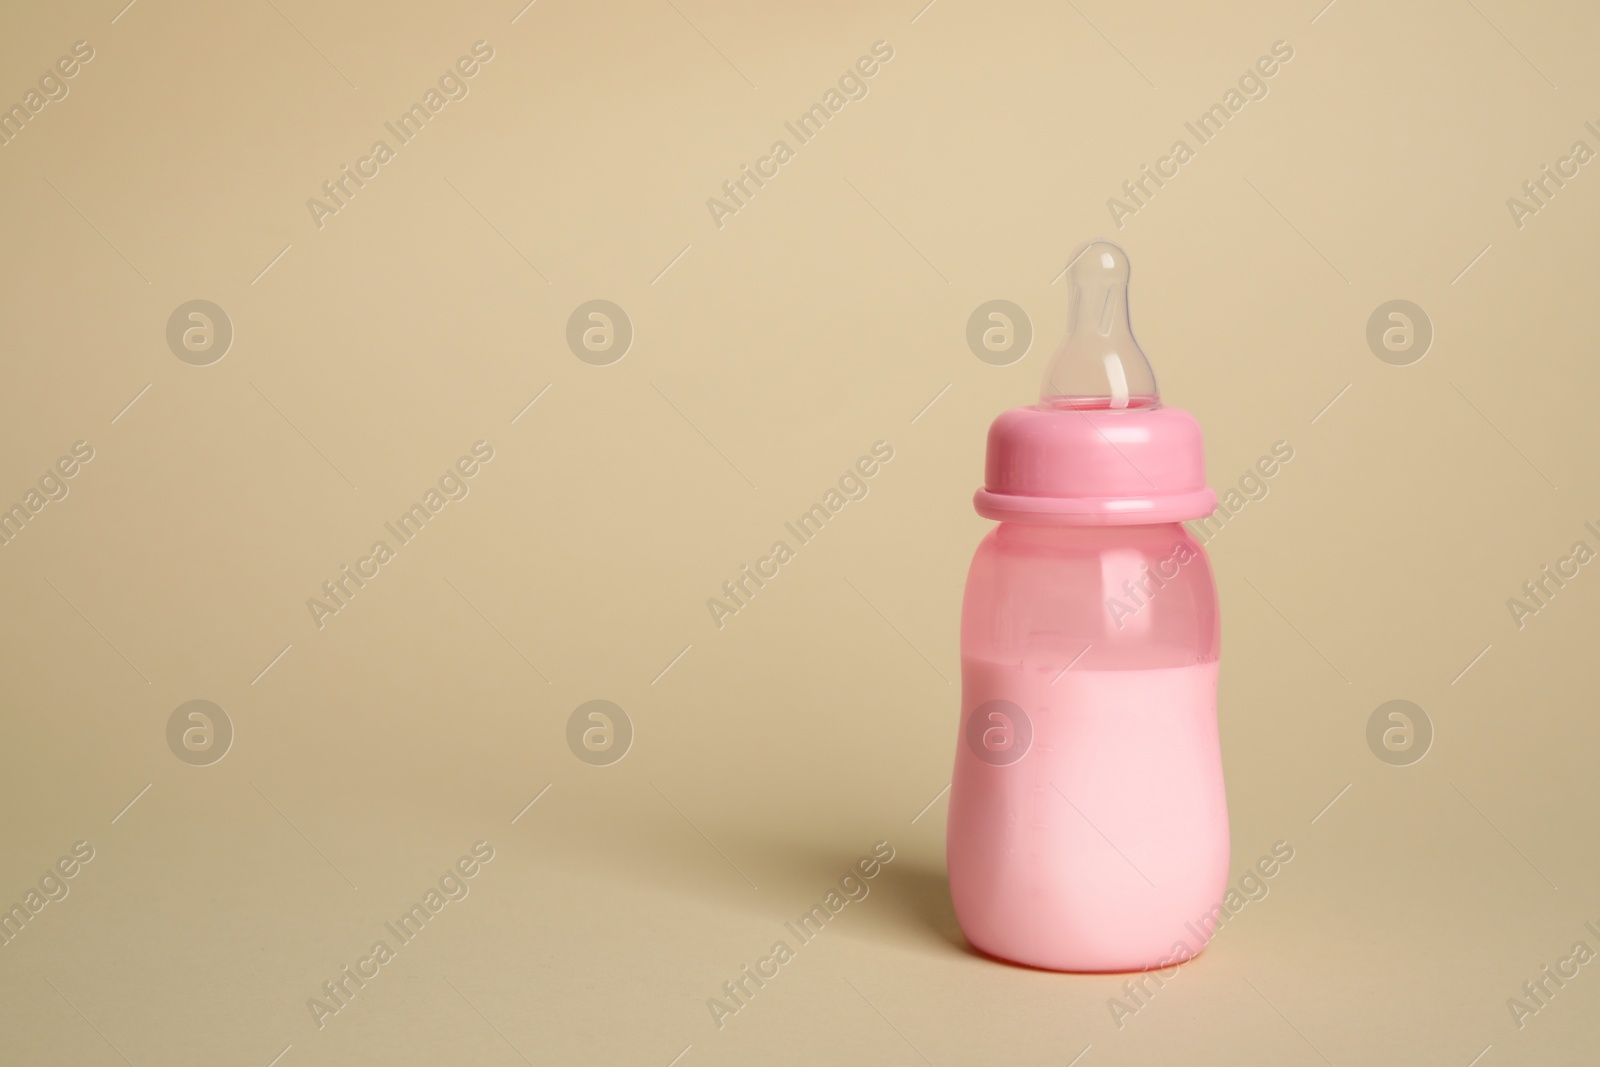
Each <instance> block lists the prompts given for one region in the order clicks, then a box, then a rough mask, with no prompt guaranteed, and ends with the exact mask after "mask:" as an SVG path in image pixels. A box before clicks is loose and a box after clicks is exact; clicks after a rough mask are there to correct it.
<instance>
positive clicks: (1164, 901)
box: [947, 241, 1228, 971]
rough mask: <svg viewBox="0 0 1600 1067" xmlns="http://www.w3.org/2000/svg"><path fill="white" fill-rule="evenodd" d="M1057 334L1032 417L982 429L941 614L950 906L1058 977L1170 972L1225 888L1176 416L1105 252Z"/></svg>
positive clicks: (1208, 679) (1203, 502)
mask: <svg viewBox="0 0 1600 1067" xmlns="http://www.w3.org/2000/svg"><path fill="white" fill-rule="evenodd" d="M1068 277H1069V280H1070V282H1071V301H1072V304H1071V325H1070V326H1069V327H1068V331H1067V336H1066V340H1064V341H1063V342H1062V344H1061V346H1060V348H1059V349H1057V351H1056V353H1055V355H1054V356H1053V358H1052V359H1051V361H1050V366H1049V369H1048V370H1047V371H1046V373H1045V379H1044V388H1043V389H1042V390H1041V393H1040V397H1039V403H1038V404H1037V405H1036V406H1034V407H1021V408H1013V409H1012V410H1010V411H1007V412H1005V413H1004V414H1002V415H1001V416H1000V417H999V418H997V419H995V421H994V424H993V425H992V426H990V428H989V453H988V462H987V464H986V468H985V479H984V487H983V488H982V489H980V490H978V492H977V494H976V496H975V497H974V503H975V504H976V506H977V509H978V514H980V515H982V516H984V517H985V518H988V519H996V520H998V521H999V525H998V526H996V527H995V528H994V529H993V530H991V531H990V532H989V534H988V535H987V536H986V537H985V538H984V539H983V542H982V543H981V544H980V545H979V546H978V551H977V554H976V555H975V556H974V558H973V560H972V569H971V571H970V572H969V573H968V575H967V589H966V598H965V602H964V604H963V607H962V613H961V683H962V691H961V724H960V736H959V737H958V739H957V744H956V762H955V772H954V776H953V781H952V785H951V790H950V823H949V830H948V839H947V846H948V847H947V854H948V863H949V869H950V895H951V897H952V898H953V900H954V903H955V910H956V916H957V917H958V919H959V920H960V922H961V928H962V930H963V931H964V932H965V933H966V936H967V940H968V941H970V942H971V943H972V945H973V946H974V947H975V948H977V949H979V950H981V951H983V952H985V953H987V954H989V955H991V956H996V957H999V958H1002V959H1006V960H1012V961H1015V962H1017V963H1024V964H1029V965H1031V966H1034V967H1044V968H1049V969H1051V970H1061V971H1126V970H1143V969H1149V968H1155V967H1167V966H1171V965H1173V964H1175V963H1177V962H1178V961H1181V960H1184V959H1188V958H1189V957H1190V956H1193V955H1194V954H1195V953H1198V952H1199V951H1200V950H1201V949H1202V948H1203V947H1204V946H1205V942H1206V940H1208V939H1209V937H1210V933H1211V931H1212V930H1213V929H1214V927H1215V914H1214V908H1215V907H1216V906H1217V905H1218V903H1219V902H1220V901H1221V899H1222V896H1223V894H1224V892H1225V891H1226V882H1227V877H1228V806H1227V797H1226V794H1225V792H1224V789H1223V783H1222V756H1221V752H1220V750H1219V748H1218V744H1217V655H1218V647H1219V624H1218V617H1217V593H1216V585H1215V583H1214V582H1213V580H1212V576H1211V566H1210V563H1209V562H1208V561H1207V559H1206V554H1205V551H1204V549H1202V548H1201V546H1200V544H1199V542H1197V541H1196V540H1195V539H1194V538H1193V537H1192V536H1191V535H1190V533H1189V531H1188V529H1187V528H1186V527H1185V526H1184V525H1183V521H1184V520H1186V519H1196V518H1200V517H1202V516H1204V515H1208V514H1210V513H1211V511H1212V509H1213V508H1214V507H1215V506H1216V496H1215V494H1213V493H1212V491H1211V490H1210V489H1209V488H1207V487H1206V483H1205V464H1204V460H1203V456H1202V451H1201V440H1200V426H1199V424H1198V423H1196V422H1195V420H1194V418H1193V417H1192V416H1190V415H1189V414H1188V413H1187V412H1184V411H1180V410H1178V409H1177V408H1170V407H1163V406H1162V404H1161V400H1160V396H1159V394H1158V393H1157V391H1156V381H1155V375H1154V373H1153V372H1152V371H1151V369H1150V364H1149V362H1148V361H1147V360H1146V359H1145V356H1144V353H1143V352H1142V351H1141V350H1140V348H1139V345H1138V343H1137V342H1136V341H1135V340H1134V339H1133V331H1132V328H1131V327H1130V325H1129V322H1128V257H1127V255H1126V254H1125V253H1124V252H1123V251H1122V249H1120V248H1118V247H1117V246H1116V245H1113V244H1110V243H1107V242H1104V241H1097V242H1095V243H1094V244H1091V245H1090V246H1089V247H1088V248H1086V249H1085V250H1083V251H1082V252H1081V253H1079V255H1078V256H1077V257H1076V259H1075V260H1074V261H1073V264H1072V266H1071V267H1070V268H1069V270H1068Z"/></svg>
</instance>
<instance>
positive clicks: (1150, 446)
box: [973, 241, 1217, 526]
mask: <svg viewBox="0 0 1600 1067" xmlns="http://www.w3.org/2000/svg"><path fill="white" fill-rule="evenodd" d="M1128 277H1129V266H1128V256H1127V254H1126V253H1125V252H1123V251H1122V249H1121V248H1118V247H1117V246H1116V245H1114V244H1112V243H1110V242H1109V241H1095V242H1093V243H1092V244H1090V245H1089V246H1088V247H1087V248H1085V249H1084V250H1083V251H1081V252H1079V253H1078V255H1077V256H1075V257H1074V259H1073V261H1072V265H1071V267H1070V268H1069V270H1068V283H1069V285H1070V287H1071V288H1070V299H1071V318H1070V325H1069V326H1068V328H1067V336H1066V338H1065V339H1063V340H1062V342H1061V345H1060V347H1059V348H1057V349H1056V352H1055V355H1054V356H1053V357H1052V358H1051V361H1050V365H1049V367H1048V368H1047V370H1046V371H1045V378H1044V386H1043V388H1042V389H1041V390H1040V394H1039V403H1038V405H1037V406H1035V407H1024V408H1013V409H1011V410H1010V411H1007V412H1003V413H1002V414H1001V415H1000V417H999V418H997V419H995V420H994V423H993V425H991V426H990V427H989V454H988V461H987V463H986V464H985V479H984V487H983V488H982V489H979V490H978V491H977V493H976V494H975V495H974V497H973V504H974V505H975V506H976V507H977V509H978V514H980V515H982V516H983V517H985V518H988V519H998V520H1000V521H1002V522H1031V523H1049V524H1054V525H1074V526H1116V525H1129V524H1135V523H1156V522H1178V521H1182V520H1184V519H1197V518H1200V517H1201V516H1203V515H1209V514H1210V513H1211V512H1212V511H1213V510H1214V509H1215V508H1216V506H1217V497H1216V494H1215V493H1214V492H1212V491H1211V489H1209V488H1208V487H1207V486H1206V474H1205V448H1204V444H1203V442H1202V439H1201V435H1200V424H1199V423H1198V422H1196V421H1195V419H1194V416H1192V415H1190V414H1189V413H1188V412H1186V411H1182V410H1179V409H1178V408H1169V407H1163V406H1162V405H1161V394H1160V391H1159V389H1158V388H1157V387H1156V379H1155V372H1154V371H1152V370H1151V368H1150V361H1149V360H1148V359H1147V358H1146V357H1145V354H1144V350H1143V349H1141V348H1140V347H1139V342H1138V341H1136V340H1134V336H1133V327H1132V325H1131V324H1130V322H1129V319H1128Z"/></svg>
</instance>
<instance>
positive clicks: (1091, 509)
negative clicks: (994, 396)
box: [973, 407, 1217, 526]
mask: <svg viewBox="0 0 1600 1067" xmlns="http://www.w3.org/2000/svg"><path fill="white" fill-rule="evenodd" d="M973 504H974V505H975V506H976V507H977V509H978V514H980V515H982V516H984V517H985V518H990V519H999V520H1001V521H1010V522H1049V523H1068V524H1078V525H1099V526H1104V525H1118V524H1128V523H1152V522H1175V521H1180V520H1183V519H1198V518H1200V517H1201V516H1203V515H1209V514H1211V512H1212V511H1214V510H1216V506H1217V497H1216V494H1215V493H1214V492H1212V491H1211V490H1210V489H1209V488H1207V487H1206V471H1205V450H1204V447H1203V445H1202V442H1201V438H1200V425H1199V424H1198V423H1197V422H1195V421H1194V417H1193V416H1192V415H1190V414H1189V413H1188V412H1187V411H1181V410H1179V409H1178V408H1167V407H1164V408H1145V409H1141V410H1127V411H1109V410H1105V411H1088V410H1077V409H1074V410H1056V411H1041V410H1039V409H1038V408H1031V407H1029V408H1013V409H1011V410H1010V411H1006V412H1003V413H1001V415H1000V417H999V418H997V419H995V420H994V423H993V424H992V425H991V426H990V427H989V455H988V462H987V464H986V469H985V477H984V487H983V488H982V489H979V490H978V492H977V494H976V495H975V496H974V497H973Z"/></svg>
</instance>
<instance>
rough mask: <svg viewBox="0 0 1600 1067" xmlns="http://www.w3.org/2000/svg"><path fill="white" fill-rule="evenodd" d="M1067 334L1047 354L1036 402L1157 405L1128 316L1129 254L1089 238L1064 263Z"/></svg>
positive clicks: (1118, 407)
mask: <svg viewBox="0 0 1600 1067" xmlns="http://www.w3.org/2000/svg"><path fill="white" fill-rule="evenodd" d="M1067 286H1068V299H1069V301H1070V304H1069V308H1070V318H1069V320H1068V326H1067V336H1066V338H1065V339H1064V340H1062V342H1061V344H1060V346H1059V347H1058V348H1057V349H1056V351H1055V355H1053V356H1052V357H1051V358H1050V365H1049V366H1048V367H1047V368H1046V370H1045V375H1044V385H1043V387H1042V388H1041V389H1040V390H1039V406H1040V407H1041V408H1044V409H1046V410H1052V409H1061V408H1075V409H1098V410H1102V411H1105V410H1111V411H1124V410H1130V409H1136V408H1154V407H1160V406H1161V394H1160V392H1159V391H1158V390H1157V389H1156V375H1155V372H1154V371H1153V370H1151V369H1150V361H1149V360H1148V359H1146V358H1145V354H1144V351H1143V350H1142V349H1141V348H1140V347H1139V342H1138V341H1135V340H1134V339H1133V327H1132V325H1131V324H1130V323H1129V321H1128V254H1127V253H1126V252H1124V251H1123V250H1122V249H1121V248H1119V247H1118V246H1116V245H1114V244H1112V243H1111V242H1110V241H1094V242H1093V243H1091V244H1090V245H1089V246H1088V247H1087V248H1084V249H1083V250H1082V251H1080V252H1079V253H1078V254H1077V255H1076V256H1075V257H1073V260H1072V263H1071V265H1070V266H1069V267H1068V268H1067Z"/></svg>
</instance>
